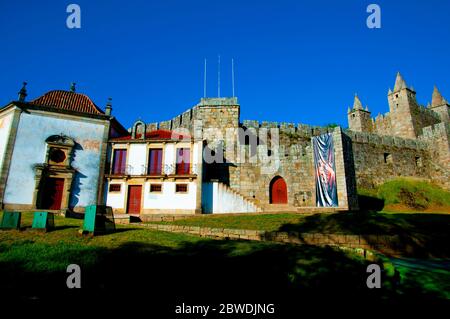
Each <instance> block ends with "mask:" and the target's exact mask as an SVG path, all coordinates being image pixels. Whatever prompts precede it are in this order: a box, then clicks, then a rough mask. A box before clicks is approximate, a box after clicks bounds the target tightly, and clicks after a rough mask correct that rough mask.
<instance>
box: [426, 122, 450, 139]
mask: <svg viewBox="0 0 450 319" xmlns="http://www.w3.org/2000/svg"><path fill="white" fill-rule="evenodd" d="M449 135H450V123H444V122H441V123H438V124H435V125H431V126H427V127H424V128H423V129H422V135H419V136H418V138H419V139H420V140H423V141H428V140H431V139H435V138H438V137H448V136H449Z"/></svg>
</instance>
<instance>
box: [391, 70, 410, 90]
mask: <svg viewBox="0 0 450 319" xmlns="http://www.w3.org/2000/svg"><path fill="white" fill-rule="evenodd" d="M406 88H408V87H407V85H406V82H405V80H404V79H403V77H402V75H401V74H400V72H397V77H396V78H395V85H394V92H396V91H400V90H401V89H406Z"/></svg>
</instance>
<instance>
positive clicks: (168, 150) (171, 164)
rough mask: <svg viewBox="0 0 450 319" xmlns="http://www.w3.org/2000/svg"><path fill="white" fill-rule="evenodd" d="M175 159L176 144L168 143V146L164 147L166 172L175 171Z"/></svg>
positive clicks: (171, 172)
mask: <svg viewBox="0 0 450 319" xmlns="http://www.w3.org/2000/svg"><path fill="white" fill-rule="evenodd" d="M175 160H176V159H175V144H172V143H170V144H166V147H165V149H164V169H165V172H164V173H166V174H174V173H175Z"/></svg>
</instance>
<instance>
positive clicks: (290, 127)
mask: <svg viewBox="0 0 450 319" xmlns="http://www.w3.org/2000/svg"><path fill="white" fill-rule="evenodd" d="M241 126H243V127H245V128H253V129H260V128H267V129H270V128H278V129H279V130H280V133H286V134H298V135H300V136H304V137H312V136H317V135H321V134H325V133H330V132H332V131H333V130H334V128H331V127H324V126H312V125H307V124H301V123H297V124H295V123H288V122H280V123H278V122H267V121H262V122H259V121H255V120H244V121H243V122H242V124H241Z"/></svg>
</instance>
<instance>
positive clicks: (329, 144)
mask: <svg viewBox="0 0 450 319" xmlns="http://www.w3.org/2000/svg"><path fill="white" fill-rule="evenodd" d="M313 149H314V170H315V176H316V204H317V207H337V206H338V197H337V186H336V168H335V164H334V145H333V136H332V134H331V133H327V134H323V135H320V136H315V137H313Z"/></svg>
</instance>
